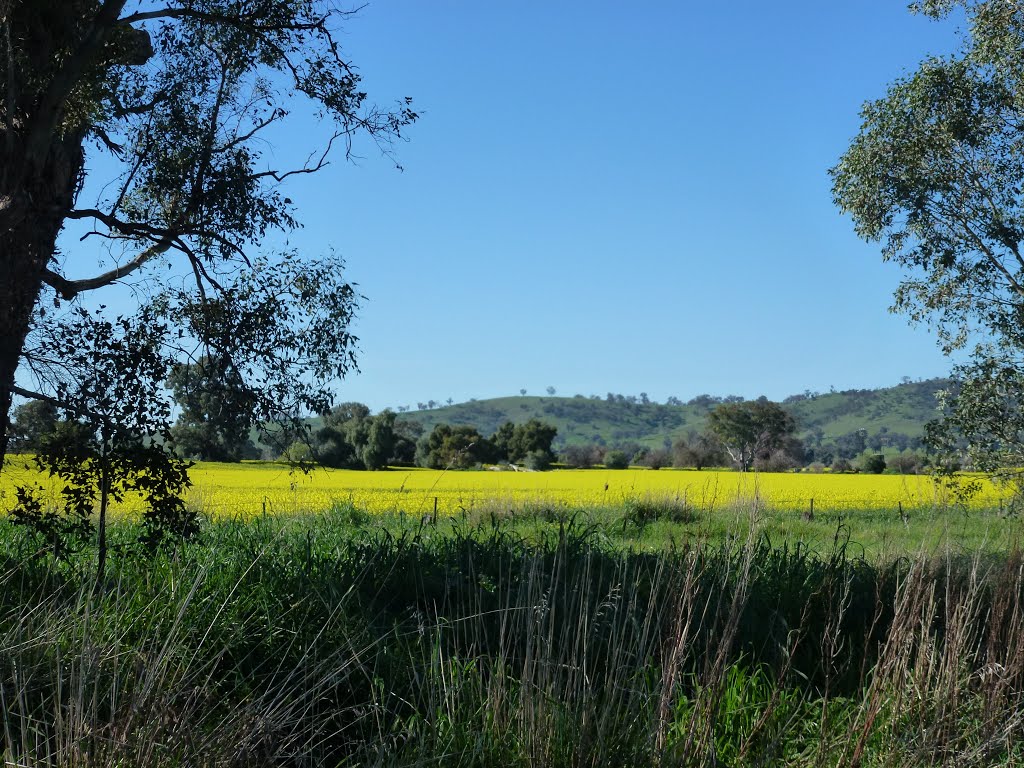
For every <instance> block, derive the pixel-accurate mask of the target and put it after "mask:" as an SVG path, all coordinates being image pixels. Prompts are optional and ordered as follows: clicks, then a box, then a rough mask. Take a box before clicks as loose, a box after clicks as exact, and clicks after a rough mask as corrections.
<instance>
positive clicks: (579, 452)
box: [561, 445, 600, 469]
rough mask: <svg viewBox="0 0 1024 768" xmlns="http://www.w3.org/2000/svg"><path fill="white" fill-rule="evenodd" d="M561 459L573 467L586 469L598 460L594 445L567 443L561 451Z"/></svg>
mask: <svg viewBox="0 0 1024 768" xmlns="http://www.w3.org/2000/svg"><path fill="white" fill-rule="evenodd" d="M561 459H562V461H563V462H564V463H565V464H566V465H568V466H570V467H573V468H575V469H587V468H589V467H592V466H594V465H595V464H597V463H598V462H599V461H600V457H599V456H598V449H597V446H596V445H567V446H566V447H565V448H563V449H562V451H561Z"/></svg>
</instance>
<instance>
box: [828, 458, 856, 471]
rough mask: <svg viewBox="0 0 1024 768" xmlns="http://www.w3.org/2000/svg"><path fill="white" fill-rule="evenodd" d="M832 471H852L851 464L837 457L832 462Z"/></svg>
mask: <svg viewBox="0 0 1024 768" xmlns="http://www.w3.org/2000/svg"><path fill="white" fill-rule="evenodd" d="M832 471H833V472H852V471H853V465H852V464H851V463H850V462H848V461H847V460H846V459H843V458H839V459H836V460H835V461H833V462H832Z"/></svg>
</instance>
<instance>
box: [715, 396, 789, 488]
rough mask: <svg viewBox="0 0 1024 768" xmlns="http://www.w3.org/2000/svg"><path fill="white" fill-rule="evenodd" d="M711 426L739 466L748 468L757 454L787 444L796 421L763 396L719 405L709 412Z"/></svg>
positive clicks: (744, 468) (762, 455)
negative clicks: (757, 398) (762, 397)
mask: <svg viewBox="0 0 1024 768" xmlns="http://www.w3.org/2000/svg"><path fill="white" fill-rule="evenodd" d="M708 428H709V429H710V430H711V432H713V433H714V434H715V436H716V437H718V439H719V440H720V441H721V442H722V446H723V447H724V448H725V450H726V452H727V453H728V454H729V456H730V457H731V458H732V460H733V462H735V464H736V466H737V467H738V468H739V470H740V471H741V472H746V471H748V470H749V469H750V468H751V467H752V466H753V464H754V460H755V459H756V458H758V457H762V458H768V457H769V456H771V454H772V453H773V452H775V451H776V450H778V449H780V448H783V447H785V446H786V444H787V443H786V441H787V438H789V437H790V436H792V435H793V433H794V432H795V431H796V422H795V421H794V420H793V417H792V416H790V414H789V412H788V411H786V409H785V408H783V407H782V406H781V405H779V404H778V403H773V402H771V401H770V400H766V399H761V400H748V401H743V402H738V403H722V404H720V405H718V406H716V407H715V409H714V410H713V411H712V412H711V413H710V414H709V415H708Z"/></svg>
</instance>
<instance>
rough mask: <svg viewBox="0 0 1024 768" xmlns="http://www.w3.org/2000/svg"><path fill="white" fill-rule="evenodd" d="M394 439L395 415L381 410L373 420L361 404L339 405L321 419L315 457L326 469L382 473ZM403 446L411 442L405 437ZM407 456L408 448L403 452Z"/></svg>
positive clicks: (392, 451) (392, 450)
mask: <svg viewBox="0 0 1024 768" xmlns="http://www.w3.org/2000/svg"><path fill="white" fill-rule="evenodd" d="M397 440H398V438H397V437H396V435H395V414H394V413H393V412H392V411H390V410H387V409H385V410H383V411H381V412H380V413H378V414H377V415H376V416H371V415H370V409H369V408H367V407H366V406H365V405H363V404H362V403H342V404H341V405H338V406H335V407H334V408H333V409H332V410H331V411H330V412H329V413H326V414H324V416H323V426H322V427H321V428H320V429H319V430H318V431H317V433H316V451H315V453H316V456H317V458H318V460H319V461H320V462H321V463H322V464H324V465H325V466H328V467H341V468H345V469H384V468H386V467H387V465H388V461H389V460H390V459H391V458H392V456H393V454H394V451H395V447H396V443H397ZM405 440H406V442H407V443H408V442H411V441H410V438H409V436H408V433H407V434H406V435H405ZM404 450H405V452H406V454H408V447H405V448H404Z"/></svg>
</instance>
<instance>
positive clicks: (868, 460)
mask: <svg viewBox="0 0 1024 768" xmlns="http://www.w3.org/2000/svg"><path fill="white" fill-rule="evenodd" d="M885 468H886V463H885V456H883V455H882V454H880V453H868V454H865V455H864V456H863V457H862V458H861V460H860V471H861V472H867V473H868V474H870V475H880V474H882V473H883V472H885Z"/></svg>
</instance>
